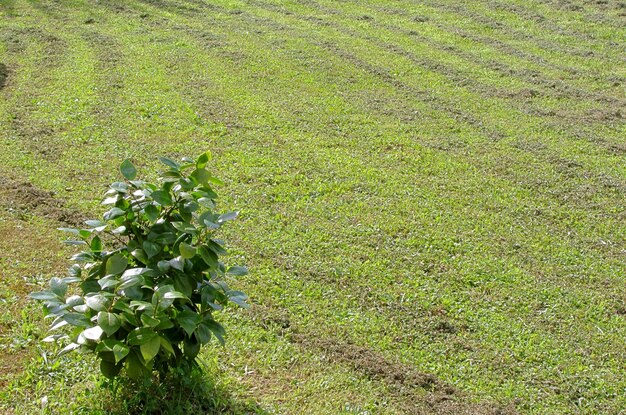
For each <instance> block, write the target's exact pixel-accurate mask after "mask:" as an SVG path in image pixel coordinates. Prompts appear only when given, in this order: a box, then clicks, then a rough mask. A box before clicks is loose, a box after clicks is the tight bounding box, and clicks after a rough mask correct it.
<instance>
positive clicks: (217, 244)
mask: <svg viewBox="0 0 626 415" xmlns="http://www.w3.org/2000/svg"><path fill="white" fill-rule="evenodd" d="M160 160H161V161H162V162H163V163H164V164H165V165H166V166H167V169H166V170H165V171H164V172H162V173H161V174H160V177H159V180H158V182H157V183H156V184H155V183H148V182H145V181H142V180H137V179H136V176H137V171H136V169H135V167H134V166H133V164H132V163H131V162H130V161H128V160H126V161H124V162H123V163H122V165H121V166H120V171H121V173H122V175H123V176H124V178H125V180H124V181H120V182H115V183H113V184H111V185H110V189H109V190H108V191H107V192H106V194H105V198H104V200H103V202H102V203H103V204H104V205H108V206H109V207H110V209H109V210H108V211H107V212H106V213H105V214H104V215H103V219H102V220H89V221H86V222H85V223H86V225H87V227H86V228H85V229H69V228H62V230H64V231H67V232H70V233H72V234H73V235H75V239H77V240H72V241H67V242H68V243H70V244H76V245H82V246H85V247H86V249H85V250H84V251H83V252H80V253H78V254H76V255H74V256H73V257H72V260H73V261H74V262H75V264H73V265H72V266H71V267H70V269H69V275H68V276H67V277H65V278H56V277H55V278H52V279H51V280H50V289H49V290H45V291H39V292H34V293H32V294H31V297H32V298H34V299H36V300H40V301H42V302H43V304H44V309H45V313H46V315H47V317H48V318H52V319H53V320H52V323H51V326H50V330H51V331H57V330H59V329H62V330H61V332H60V333H58V334H52V335H51V336H49V337H47V338H46V340H48V341H56V340H59V339H65V341H67V339H69V344H68V345H67V346H66V347H65V348H64V349H63V350H62V351H61V353H67V352H70V351H72V350H76V349H83V350H85V349H87V350H90V351H92V352H94V353H96V355H97V357H98V358H99V360H100V369H101V371H102V373H103V374H104V375H105V376H106V377H108V378H114V377H116V376H118V374H120V371H121V370H122V369H125V373H126V374H127V375H128V376H129V377H130V378H133V379H140V378H148V377H151V376H152V374H153V372H154V371H157V372H158V373H160V374H161V375H163V376H164V375H166V374H167V373H169V372H170V370H171V369H172V368H176V369H177V370H180V369H181V368H183V369H185V368H186V369H187V370H189V369H191V368H193V367H195V365H196V363H195V358H196V356H197V355H198V352H199V350H200V346H201V345H203V344H206V343H207V342H209V340H210V339H211V337H215V338H216V339H217V340H218V341H219V342H221V343H223V342H224V338H223V336H224V328H223V327H222V326H221V325H220V324H219V323H218V322H217V321H216V320H215V318H214V313H215V312H216V311H219V310H222V308H223V307H224V306H225V305H226V304H227V303H228V302H229V301H231V302H233V303H235V304H238V305H240V306H244V307H245V306H246V296H245V294H244V293H242V292H240V291H234V290H231V289H230V288H229V287H228V285H227V283H226V279H227V277H229V276H233V277H234V276H241V275H245V274H246V273H247V270H246V268H245V267H240V266H232V267H226V266H225V265H224V264H223V263H222V262H221V261H220V257H221V256H223V255H225V254H226V253H227V252H226V250H225V249H224V246H223V243H222V242H221V241H220V240H218V239H215V238H214V236H215V232H216V231H217V230H218V229H219V228H220V227H221V226H222V225H223V224H224V223H226V222H228V221H229V220H232V219H234V218H235V217H236V216H237V213H236V212H229V213H225V214H218V213H216V212H215V209H216V205H215V200H216V198H217V194H216V193H215V192H214V191H213V188H212V186H213V185H217V184H220V181H219V180H218V179H216V178H215V177H213V176H212V175H211V174H210V172H209V171H208V170H207V168H206V166H207V164H208V162H209V155H208V153H205V154H202V155H201V156H200V157H198V159H197V160H191V159H188V158H184V159H182V162H181V163H179V162H176V161H174V160H171V159H168V158H164V157H162V158H160ZM68 326H69V328H70V330H69V331H68V330H67V327H68ZM63 328H65V329H63Z"/></svg>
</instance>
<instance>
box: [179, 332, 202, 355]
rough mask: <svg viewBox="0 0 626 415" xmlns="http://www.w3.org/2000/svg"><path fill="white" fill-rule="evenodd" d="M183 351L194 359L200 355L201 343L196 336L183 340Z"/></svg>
mask: <svg viewBox="0 0 626 415" xmlns="http://www.w3.org/2000/svg"><path fill="white" fill-rule="evenodd" d="M183 351H184V353H185V355H186V356H187V357H189V358H191V359H194V358H195V357H196V356H198V352H200V343H199V342H198V341H197V340H196V339H195V337H192V338H190V339H188V338H185V340H184V342H183Z"/></svg>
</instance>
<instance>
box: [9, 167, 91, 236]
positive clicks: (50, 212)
mask: <svg viewBox="0 0 626 415" xmlns="http://www.w3.org/2000/svg"><path fill="white" fill-rule="evenodd" d="M0 180H1V181H2V182H4V183H5V187H4V188H3V190H0V206H1V207H3V208H4V209H6V210H7V211H9V212H10V213H13V214H16V215H18V216H25V215H29V214H35V215H37V216H42V217H45V218H48V219H52V220H56V221H58V222H62V223H65V224H68V225H72V226H79V225H81V224H82V223H83V222H84V221H85V220H86V219H87V217H86V215H84V214H83V213H82V212H76V211H73V210H70V209H67V208H66V207H65V202H64V201H63V200H62V199H59V198H57V197H56V196H55V194H54V192H50V191H47V190H43V189H39V188H37V187H35V186H34V185H33V184H32V183H29V182H21V183H20V182H16V181H12V180H10V179H7V178H5V177H2V176H0Z"/></svg>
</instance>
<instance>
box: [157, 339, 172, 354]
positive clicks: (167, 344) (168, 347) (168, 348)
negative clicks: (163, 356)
mask: <svg viewBox="0 0 626 415" xmlns="http://www.w3.org/2000/svg"><path fill="white" fill-rule="evenodd" d="M159 340H160V342H161V347H162V348H163V350H165V351H166V352H167V353H169V354H170V355H173V354H174V348H173V347H172V343H170V341H169V340H168V339H166V338H165V337H163V336H159Z"/></svg>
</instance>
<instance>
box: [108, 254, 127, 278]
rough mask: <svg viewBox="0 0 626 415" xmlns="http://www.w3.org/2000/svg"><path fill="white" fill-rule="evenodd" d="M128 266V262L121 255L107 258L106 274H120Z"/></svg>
mask: <svg viewBox="0 0 626 415" xmlns="http://www.w3.org/2000/svg"><path fill="white" fill-rule="evenodd" d="M127 266H128V260H127V259H126V257H125V256H124V255H122V254H119V253H117V254H115V255H112V256H110V257H109V259H108V260H107V264H106V273H107V274H115V275H118V274H121V273H122V272H124V271H125V270H126V267H127Z"/></svg>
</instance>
